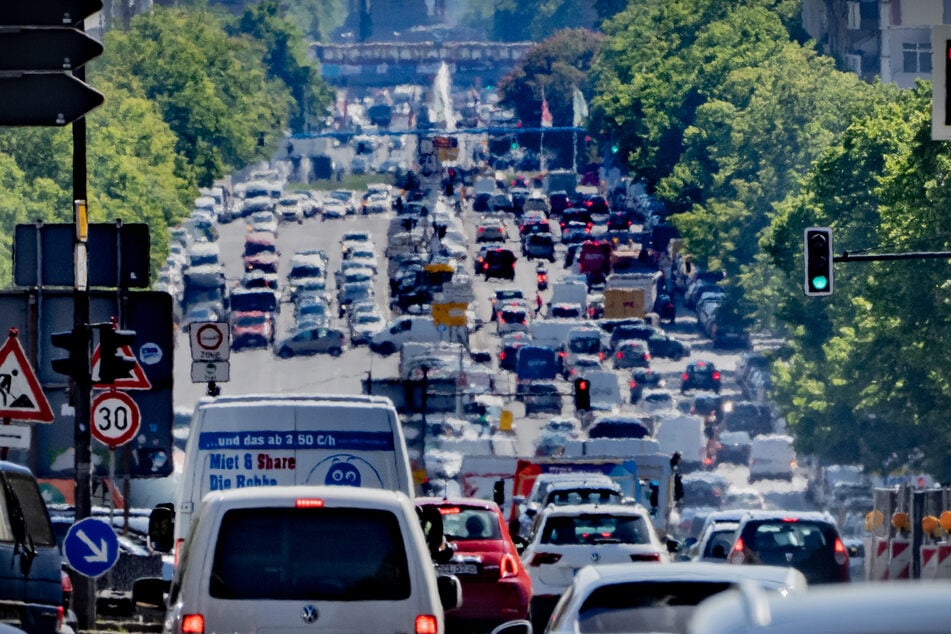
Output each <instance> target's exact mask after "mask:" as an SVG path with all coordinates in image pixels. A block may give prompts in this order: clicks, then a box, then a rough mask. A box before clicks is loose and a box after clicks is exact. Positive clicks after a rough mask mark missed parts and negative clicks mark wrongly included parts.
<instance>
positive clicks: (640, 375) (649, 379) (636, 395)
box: [627, 368, 663, 404]
mask: <svg viewBox="0 0 951 634" xmlns="http://www.w3.org/2000/svg"><path fill="white" fill-rule="evenodd" d="M627 384H628V387H630V390H631V404H635V403H637V402H638V401H639V400H641V396H643V395H644V390H645V389H648V388H654V387H659V386H661V385H662V384H663V378H662V377H661V375H660V374H659V373H657V372H654V371H653V370H651V369H650V368H634V371H633V372H631V378H630V379H629V380H628V382H627Z"/></svg>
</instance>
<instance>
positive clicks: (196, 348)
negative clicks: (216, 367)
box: [188, 321, 231, 361]
mask: <svg viewBox="0 0 951 634" xmlns="http://www.w3.org/2000/svg"><path fill="white" fill-rule="evenodd" d="M229 330H230V329H229V326H228V324H227V323H225V322H219V321H206V322H198V323H194V324H192V325H191V326H190V327H189V329H188V331H189V335H190V336H189V339H190V341H191V348H192V361H227V360H228V353H229V352H231V347H230V345H229V343H228V339H229V336H230V332H229Z"/></svg>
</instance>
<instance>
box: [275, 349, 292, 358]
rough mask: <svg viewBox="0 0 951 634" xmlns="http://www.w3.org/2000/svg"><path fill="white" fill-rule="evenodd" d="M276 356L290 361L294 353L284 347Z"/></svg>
mask: <svg viewBox="0 0 951 634" xmlns="http://www.w3.org/2000/svg"><path fill="white" fill-rule="evenodd" d="M277 356H279V357H280V358H282V359H290V358H291V357H293V356H294V351H293V350H291V349H290V348H289V347H287V346H284V347H283V348H281V349H280V350H279V351H278V352H277Z"/></svg>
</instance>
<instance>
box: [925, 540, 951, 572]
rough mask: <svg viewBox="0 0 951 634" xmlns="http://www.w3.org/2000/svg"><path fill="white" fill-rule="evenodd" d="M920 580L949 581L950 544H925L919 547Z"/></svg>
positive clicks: (950, 566) (950, 567)
mask: <svg viewBox="0 0 951 634" xmlns="http://www.w3.org/2000/svg"><path fill="white" fill-rule="evenodd" d="M921 578H922V579H951V544H946V543H944V544H926V545H923V546H922V547H921Z"/></svg>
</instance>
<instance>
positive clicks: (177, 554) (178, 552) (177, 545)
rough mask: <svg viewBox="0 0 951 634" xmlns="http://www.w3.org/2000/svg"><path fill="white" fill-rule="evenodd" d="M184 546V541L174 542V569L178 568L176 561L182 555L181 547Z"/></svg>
mask: <svg viewBox="0 0 951 634" xmlns="http://www.w3.org/2000/svg"><path fill="white" fill-rule="evenodd" d="M184 545H185V540H184V539H177V540H175V567H176V568H178V561H179V558H180V557H181V555H182V547H183V546H184Z"/></svg>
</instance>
